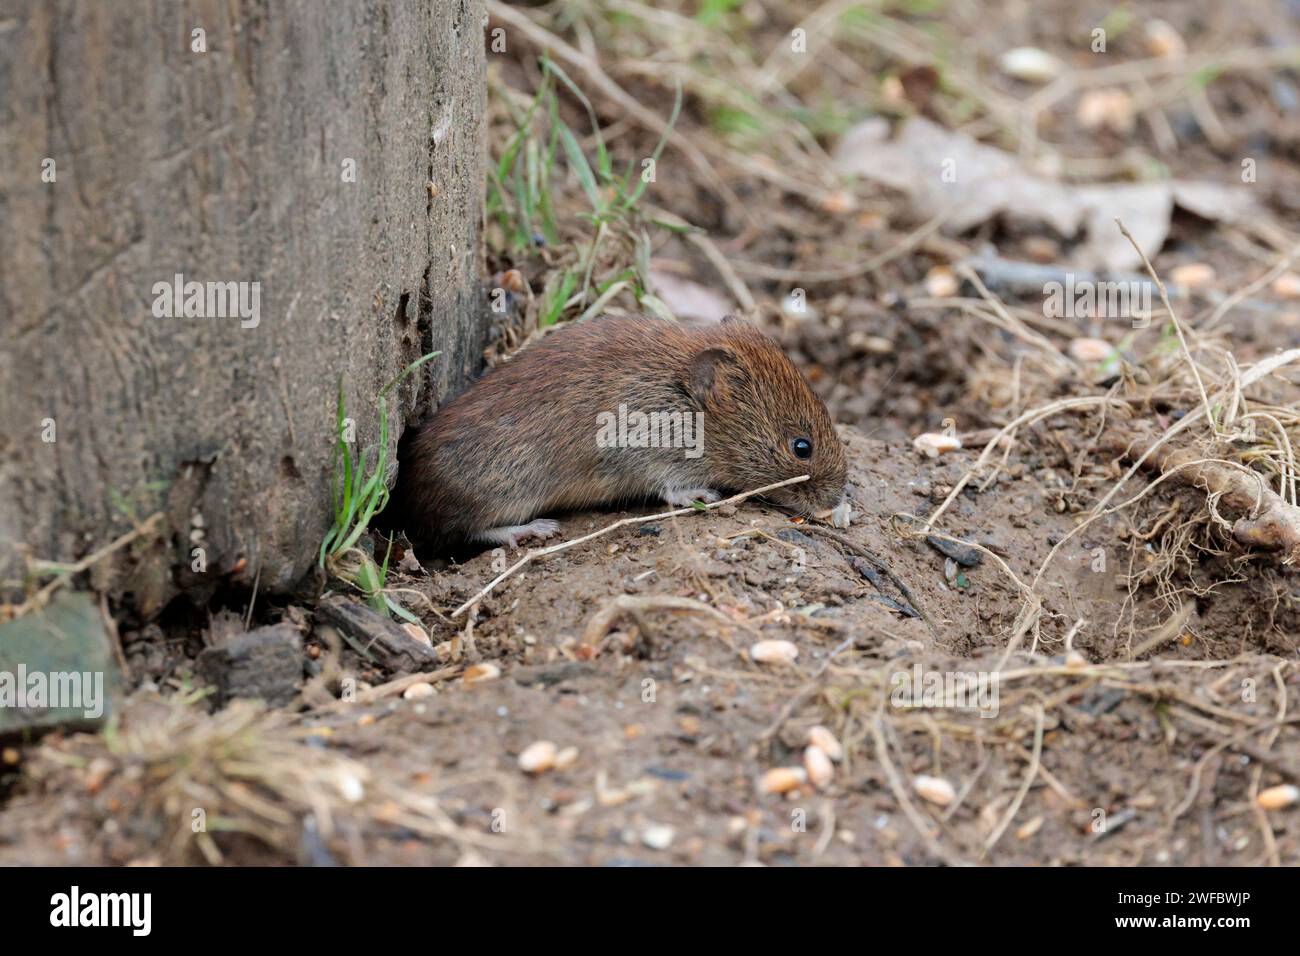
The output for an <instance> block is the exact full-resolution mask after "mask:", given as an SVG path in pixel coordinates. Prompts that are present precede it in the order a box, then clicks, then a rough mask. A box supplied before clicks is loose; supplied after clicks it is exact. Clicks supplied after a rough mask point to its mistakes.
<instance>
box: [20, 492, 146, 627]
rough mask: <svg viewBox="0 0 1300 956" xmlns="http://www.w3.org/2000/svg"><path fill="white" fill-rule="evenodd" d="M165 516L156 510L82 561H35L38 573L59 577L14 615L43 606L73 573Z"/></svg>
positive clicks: (141, 533)
mask: <svg viewBox="0 0 1300 956" xmlns="http://www.w3.org/2000/svg"><path fill="white" fill-rule="evenodd" d="M165 517H166V516H165V515H164V514H163V513H162V512H161V511H155V512H154V513H153V514H151V515H150V516H149V517H148V518H146V519H145V520H144V523H143V524H140V525H137V526H136V527H134V528H132V529H131V530H130V531H128V532H126V534H124V535H122V536H121V537H119V538H117V539H115V540H113V541H110V542H109V543H108V544H106V545H104V546H103V547H102V548H100V549H99V550H97V551H92V552H91V553H90V554H88V555H86V556H85V557H84V558H82V559H81V560H80V561H76V562H74V563H72V564H58V563H55V562H53V561H37V562H33V566H34V570H35V572H36V573H37V574H49V573H54V574H57V575H58V577H56V578H55V579H54V580H53V581H51V582H50V583H49V584H47V585H45V587H43V588H41V589H40V590H39V591H37V592H36V594H34V595H33V596H32V597H31V599H30V600H28V601H25V602H23V604H21V605H20V606H19V607H18V610H17V611H15V612H14V617H22V615H24V614H26V613H27V612H28V611H31V610H34V609H36V608H38V607H41V606H43V605H44V604H45V602H46V601H48V600H49V599H50V595H51V594H53V593H54V592H55V591H56V590H58V588H59V587H60V586H61V585H64V584H66V583H67V582H68V581H69V580H70V579H71V578H72V576H73V575H76V574H80V573H81V572H82V571H87V570H89V569H90V568H91V567H93V566H94V565H96V564H98V563H99V562H100V561H102V560H104V558H106V557H108V556H109V555H110V554H112V553H113V552H115V551H120V550H121V549H122V548H125V547H126V546H127V545H128V544H130V543H131V542H132V541H135V540H136V539H137V538H142V537H144V536H145V535H146V534H148V533H149V532H150V531H152V530H153V529H154V526H155V525H157V524H158V523H159V522H161V521H162V520H163V518H165Z"/></svg>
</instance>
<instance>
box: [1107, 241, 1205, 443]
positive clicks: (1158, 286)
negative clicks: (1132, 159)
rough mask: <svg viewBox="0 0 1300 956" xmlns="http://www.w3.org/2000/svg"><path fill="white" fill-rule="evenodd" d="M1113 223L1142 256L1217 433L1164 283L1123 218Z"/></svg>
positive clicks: (1190, 352) (1202, 385)
mask: <svg viewBox="0 0 1300 956" xmlns="http://www.w3.org/2000/svg"><path fill="white" fill-rule="evenodd" d="M1115 225H1117V226H1119V231H1120V232H1121V233H1122V234H1123V236H1124V238H1125V239H1127V240H1128V241H1129V244H1130V245H1132V246H1133V248H1134V249H1135V250H1137V254H1138V255H1139V256H1141V257H1142V264H1143V265H1144V266H1146V267H1147V274H1148V275H1149V276H1151V281H1152V282H1154V283H1155V284H1156V289H1158V290H1159V292H1160V304H1161V305H1163V306H1164V307H1165V311H1166V312H1168V313H1169V321H1170V322H1172V323H1173V326H1174V331H1175V332H1177V333H1178V344H1179V345H1181V346H1182V347H1183V356H1184V357H1185V358H1186V359H1187V364H1188V366H1189V367H1190V368H1191V370H1192V378H1194V379H1196V388H1197V389H1198V390H1199V391H1200V393H1201V403H1202V404H1203V405H1204V406H1205V417H1206V419H1207V420H1208V421H1209V422H1210V427H1211V428H1212V429H1214V431H1215V433H1216V434H1217V433H1218V431H1219V426H1218V425H1216V424H1215V422H1214V416H1213V415H1212V414H1211V412H1210V396H1209V395H1208V394H1207V393H1206V391H1205V383H1204V382H1202V381H1201V372H1200V369H1198V368H1197V367H1196V359H1194V358H1192V350H1191V349H1189V348H1188V347H1187V339H1186V338H1185V337H1184V336H1183V325H1182V323H1181V322H1179V321H1178V316H1177V315H1176V314H1175V313H1174V307H1173V306H1172V305H1170V304H1169V293H1168V292H1167V291H1166V290H1165V284H1164V283H1163V282H1161V281H1160V277H1159V276H1158V275H1156V270H1155V269H1154V268H1153V267H1152V265H1151V260H1150V259H1148V258H1147V254H1146V253H1145V252H1143V251H1142V247H1141V246H1139V245H1138V243H1137V240H1136V239H1134V238H1133V234H1132V233H1131V232H1129V231H1128V227H1127V226H1125V225H1124V220H1123V219H1119V218H1116V220H1115Z"/></svg>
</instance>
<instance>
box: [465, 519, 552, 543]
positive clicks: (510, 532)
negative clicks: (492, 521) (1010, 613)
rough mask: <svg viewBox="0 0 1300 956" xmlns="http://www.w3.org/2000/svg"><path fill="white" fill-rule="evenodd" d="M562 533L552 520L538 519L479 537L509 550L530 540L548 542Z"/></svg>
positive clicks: (492, 529) (485, 532) (484, 533)
mask: <svg viewBox="0 0 1300 956" xmlns="http://www.w3.org/2000/svg"><path fill="white" fill-rule="evenodd" d="M559 533H560V523H559V522H558V521H552V520H551V519H550V518H538V519H537V520H536V521H530V522H528V524H512V525H507V526H505V527H504V528H488V530H486V531H484V532H482V533H481V534H480V535H479V536H478V537H479V540H480V541H486V542H487V543H489V544H504V545H505V546H506V547H508V548H517V547H519V542H520V541H524V540H527V539H528V538H538V539H540V540H543V541H544V540H546V539H547V538H549V537H551V536H552V535H557V534H559Z"/></svg>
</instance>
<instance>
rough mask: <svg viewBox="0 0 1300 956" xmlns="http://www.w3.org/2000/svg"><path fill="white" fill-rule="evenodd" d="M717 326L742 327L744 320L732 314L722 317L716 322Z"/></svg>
mask: <svg viewBox="0 0 1300 956" xmlns="http://www.w3.org/2000/svg"><path fill="white" fill-rule="evenodd" d="M718 324H719V325H744V324H745V320H744V319H742V318H741V317H740V316H738V315H735V314H734V313H733V314H727V315H724V316H723V317H722V318H721V319H719V320H718Z"/></svg>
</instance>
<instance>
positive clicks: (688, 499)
mask: <svg viewBox="0 0 1300 956" xmlns="http://www.w3.org/2000/svg"><path fill="white" fill-rule="evenodd" d="M721 497H722V495H720V494H718V492H716V491H714V490H713V489H712V488H669V489H668V490H667V491H665V492H664V501H665V502H666V503H667V504H670V505H672V506H673V507H674V508H688V507H690V506H691V505H692V504H693V503H694V502H695V500H696V499H697V498H698V499H699V500H700V501H703V502H704V503H705V504H713V502H715V501H717V500H718V499H719V498H721Z"/></svg>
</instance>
